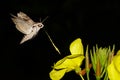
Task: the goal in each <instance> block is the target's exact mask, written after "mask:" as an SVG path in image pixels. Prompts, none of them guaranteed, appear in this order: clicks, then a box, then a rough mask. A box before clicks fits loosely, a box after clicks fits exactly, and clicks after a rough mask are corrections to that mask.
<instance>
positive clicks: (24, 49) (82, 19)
mask: <svg viewBox="0 0 120 80" xmlns="http://www.w3.org/2000/svg"><path fill="white" fill-rule="evenodd" d="M19 11H22V12H24V13H26V14H27V15H28V16H30V17H31V18H32V19H33V20H34V21H39V19H40V18H42V19H44V18H45V17H46V16H49V18H48V19H47V20H46V21H45V22H44V25H45V26H44V29H45V30H47V31H48V33H49V35H50V36H51V38H52V40H53V41H54V43H55V44H56V46H57V47H58V48H59V50H60V51H61V55H59V54H58V53H57V52H56V51H55V49H54V47H53V46H52V45H51V43H50V41H49V39H48V37H47V35H46V34H45V32H44V30H43V29H41V30H40V31H39V33H38V35H37V36H36V37H35V38H34V39H32V40H29V41H27V42H25V43H24V44H22V45H19V42H20V41H21V39H22V37H23V34H22V33H21V32H19V31H18V30H17V29H16V28H15V25H14V23H13V22H12V20H11V16H10V13H12V14H14V15H16V14H17V13H18V12H19ZM119 26H120V3H119V2H118V1H117V0H114V1H109V0H104V1H91V0H89V1H85V0H1V1H0V37H1V38H0V40H1V41H0V46H1V47H0V48H1V49H0V50H1V51H0V75H1V77H0V78H2V80H4V79H15V80H23V79H26V80H50V79H49V72H50V71H51V70H52V68H51V66H52V65H53V63H54V62H56V61H57V60H59V59H61V58H63V57H64V56H66V55H68V54H70V53H69V44H70V43H71V42H72V41H73V40H74V39H76V38H78V37H79V38H81V39H82V42H83V45H84V47H86V45H87V44H89V46H90V48H92V46H95V45H96V44H98V46H102V47H108V46H109V45H110V46H112V45H113V44H115V45H116V51H117V50H118V49H120V41H119V40H120V38H119V37H120V36H119V35H120V34H119V33H120V30H119ZM67 79H69V80H79V79H80V78H79V76H77V75H76V74H75V73H74V72H71V73H67V74H66V75H65V76H64V77H63V80H67Z"/></svg>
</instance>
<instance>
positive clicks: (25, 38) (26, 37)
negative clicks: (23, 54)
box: [20, 27, 40, 44]
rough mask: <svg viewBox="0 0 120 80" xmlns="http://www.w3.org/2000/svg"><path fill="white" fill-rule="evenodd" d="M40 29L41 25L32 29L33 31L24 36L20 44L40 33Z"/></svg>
mask: <svg viewBox="0 0 120 80" xmlns="http://www.w3.org/2000/svg"><path fill="white" fill-rule="evenodd" d="M39 30H40V27H38V28H37V27H34V28H33V29H32V32H31V33H30V34H26V35H25V36H24V37H23V39H22V40H21V42H20V44H22V43H24V42H25V41H28V40H30V39H32V38H34V37H35V35H36V34H37V33H38V31H39Z"/></svg>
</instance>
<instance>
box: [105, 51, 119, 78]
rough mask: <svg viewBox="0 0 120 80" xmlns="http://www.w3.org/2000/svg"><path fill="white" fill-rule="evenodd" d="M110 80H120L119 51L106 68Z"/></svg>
mask: <svg viewBox="0 0 120 80" xmlns="http://www.w3.org/2000/svg"><path fill="white" fill-rule="evenodd" d="M107 71H108V77H109V79H110V80H120V50H119V51H118V52H117V54H116V55H115V56H114V57H113V59H112V62H111V64H110V65H109V66H108V67H107Z"/></svg>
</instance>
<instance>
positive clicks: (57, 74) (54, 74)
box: [49, 69, 66, 80]
mask: <svg viewBox="0 0 120 80" xmlns="http://www.w3.org/2000/svg"><path fill="white" fill-rule="evenodd" d="M65 72H66V69H61V70H55V69H53V70H52V71H51V72H50V74H49V75H50V78H51V79H52V80H60V79H61V78H62V77H63V76H64V74H65Z"/></svg>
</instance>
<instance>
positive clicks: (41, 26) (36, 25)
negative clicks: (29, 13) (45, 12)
mask: <svg viewBox="0 0 120 80" xmlns="http://www.w3.org/2000/svg"><path fill="white" fill-rule="evenodd" d="M43 26H44V25H43V24H42V23H41V22H39V23H35V24H34V25H33V27H40V28H43Z"/></svg>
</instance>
